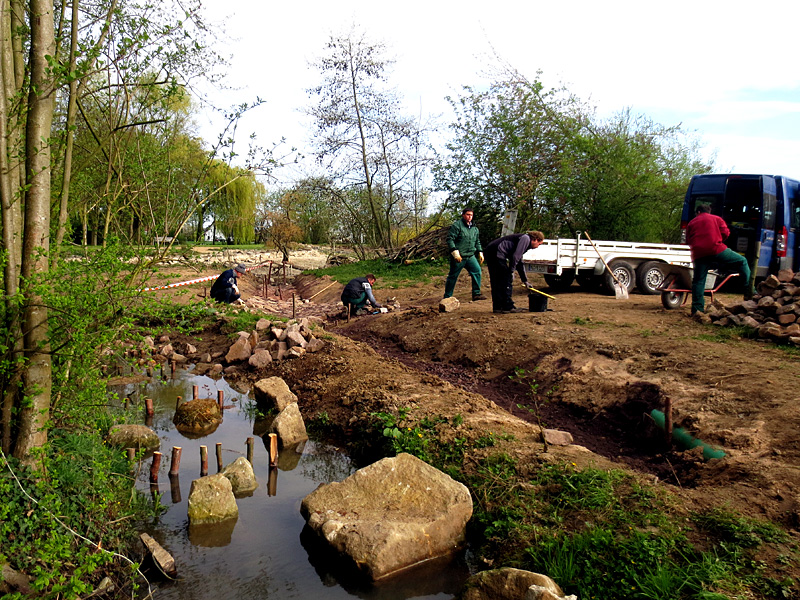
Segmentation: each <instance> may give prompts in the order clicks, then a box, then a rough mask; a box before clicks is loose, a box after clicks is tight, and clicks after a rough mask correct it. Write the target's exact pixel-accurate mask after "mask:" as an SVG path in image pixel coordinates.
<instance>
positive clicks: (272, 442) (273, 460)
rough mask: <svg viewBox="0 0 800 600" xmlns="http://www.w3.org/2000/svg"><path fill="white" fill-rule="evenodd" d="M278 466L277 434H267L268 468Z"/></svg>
mask: <svg viewBox="0 0 800 600" xmlns="http://www.w3.org/2000/svg"><path fill="white" fill-rule="evenodd" d="M277 464H278V434H277V433H270V434H269V466H270V467H275V466H277Z"/></svg>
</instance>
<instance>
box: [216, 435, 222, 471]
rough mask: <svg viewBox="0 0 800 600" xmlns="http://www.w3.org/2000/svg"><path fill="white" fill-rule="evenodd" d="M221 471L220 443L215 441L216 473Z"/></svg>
mask: <svg viewBox="0 0 800 600" xmlns="http://www.w3.org/2000/svg"><path fill="white" fill-rule="evenodd" d="M220 471H222V443H220V442H217V473H219V472H220Z"/></svg>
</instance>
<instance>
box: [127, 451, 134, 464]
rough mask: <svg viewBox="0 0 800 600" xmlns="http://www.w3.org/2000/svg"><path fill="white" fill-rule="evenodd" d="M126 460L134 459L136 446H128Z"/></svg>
mask: <svg viewBox="0 0 800 600" xmlns="http://www.w3.org/2000/svg"><path fill="white" fill-rule="evenodd" d="M127 450H128V462H133V461H135V460H136V448H128V449H127Z"/></svg>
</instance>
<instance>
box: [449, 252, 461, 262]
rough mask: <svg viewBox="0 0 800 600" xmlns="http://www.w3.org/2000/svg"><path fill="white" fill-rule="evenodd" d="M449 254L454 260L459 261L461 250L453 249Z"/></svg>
mask: <svg viewBox="0 0 800 600" xmlns="http://www.w3.org/2000/svg"><path fill="white" fill-rule="evenodd" d="M450 256H452V257H453V258H454V259H455V261H456V262H461V252H459V251H458V250H453V251H452V252H451V253H450Z"/></svg>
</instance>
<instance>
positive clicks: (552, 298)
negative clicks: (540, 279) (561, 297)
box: [528, 285, 556, 300]
mask: <svg viewBox="0 0 800 600" xmlns="http://www.w3.org/2000/svg"><path fill="white" fill-rule="evenodd" d="M528 291H529V292H536V293H537V294H541V295H542V296H547V297H548V298H550V299H551V300H555V299H556V297H555V296H551V295H550V294H545V293H544V292H542V291H540V290H537V289H536V288H535V287H533V286H532V285H531V286H528Z"/></svg>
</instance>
